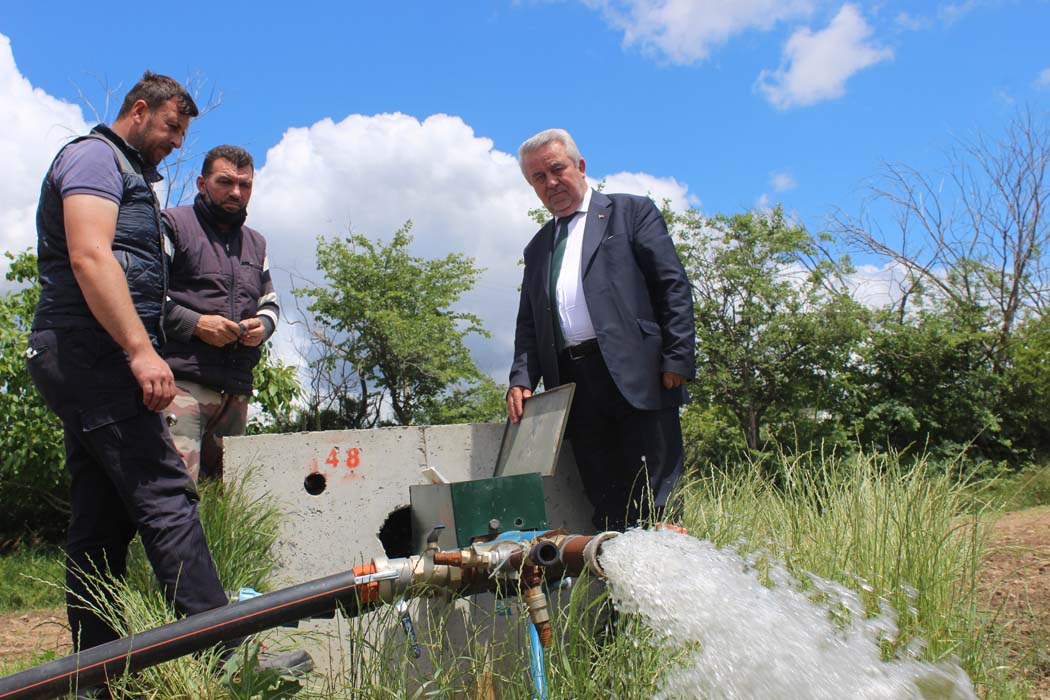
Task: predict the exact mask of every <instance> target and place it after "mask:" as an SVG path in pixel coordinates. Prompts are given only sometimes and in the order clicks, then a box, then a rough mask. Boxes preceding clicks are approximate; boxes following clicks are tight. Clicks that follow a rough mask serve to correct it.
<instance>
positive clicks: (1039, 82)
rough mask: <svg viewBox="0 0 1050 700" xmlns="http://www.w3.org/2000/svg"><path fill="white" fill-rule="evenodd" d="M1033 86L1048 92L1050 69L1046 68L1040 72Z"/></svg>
mask: <svg viewBox="0 0 1050 700" xmlns="http://www.w3.org/2000/svg"><path fill="white" fill-rule="evenodd" d="M1032 85H1033V86H1034V87H1035V88H1036V89H1037V90H1046V89H1047V88H1050V68H1044V69H1043V70H1041V71H1039V75H1037V76H1036V78H1035V81H1034V82H1033V83H1032Z"/></svg>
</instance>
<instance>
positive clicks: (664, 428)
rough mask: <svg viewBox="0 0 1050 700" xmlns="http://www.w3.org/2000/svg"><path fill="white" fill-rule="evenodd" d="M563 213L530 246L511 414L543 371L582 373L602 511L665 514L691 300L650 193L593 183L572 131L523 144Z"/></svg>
mask: <svg viewBox="0 0 1050 700" xmlns="http://www.w3.org/2000/svg"><path fill="white" fill-rule="evenodd" d="M518 159H519V162H520V164H521V171H522V173H523V174H524V175H525V179H526V180H528V182H529V184H530V185H532V188H533V189H534V190H535V191H536V195H537V196H538V197H539V198H540V201H541V202H543V204H544V206H545V207H546V208H547V209H548V210H549V211H550V212H551V213H552V214H553V215H554V217H555V218H554V220H553V221H550V222H548V223H547V224H546V225H545V226H544V227H543V228H541V229H540V230H539V232H538V233H537V234H536V235H535V236H534V237H533V238H532V240H531V241H530V242H529V244H528V246H526V248H525V274H524V277H523V279H522V284H521V301H520V303H519V307H518V318H517V326H516V329H515V337H514V362H513V364H512V366H511V370H510V391H509V392H508V393H507V414H508V416H509V417H510V419H511V421H513V422H517V421H518V420H520V419H521V413H522V402H523V401H524V399H526V398H528V397H529V396H531V395H532V391H533V390H534V389H535V388H536V385H537V384H538V383H539V380H540V378H541V377H542V378H543V383H544V386H546V387H548V388H553V387H555V386H559V385H561V384H567V383H569V382H575V383H576V392H575V396H574V399H573V405H572V409H571V411H570V414H569V424H568V428H567V436H568V438H569V440H570V442H571V443H572V448H573V454H574V456H575V457H576V464H577V466H578V467H579V471H580V477H581V479H582V481H583V485H584V489H585V490H586V492H587V496H588V498H590V500H591V503H592V504H593V505H594V509H595V512H594V517H593V521H594V525H595V527H597V528H599V529H604V528H610V529H622V528H623V527H624V526H628V525H633V524H636V523H637V522H638V520H639V518H640V517H646V516H651V515H652V516H658V515H659V513H660V511H661V510H662V508H663V506H664V505H665V503H666V502H667V497H668V495H669V493H670V491H671V489H672V487H673V486H674V484H675V482H676V481H677V479H678V477H679V476H680V475H681V473H682V459H683V457H682V428H681V423H680V421H679V417H678V408H679V406H681V405H682V404H683V403H684V402H686V401H687V400H688V396H687V394H686V391H685V383H686V382H687V381H688V380H689V379H692V378H693V377H694V376H695V374H696V361H695V347H696V342H695V337H694V322H693V300H692V294H691V290H690V286H689V281H688V279H686V275H685V270H684V268H683V267H682V263H681V261H680V260H679V259H678V254H677V253H676V252H675V248H674V244H673V242H672V241H671V237H670V236H669V235H668V233H667V226H666V225H665V223H664V220H663V217H662V216H661V215H660V211H659V209H657V207H656V206H655V205H654V204H653V202H652V200H650V199H648V198H646V197H637V196H633V195H625V194H612V195H605V194H602V193H600V192H597V191H594V190H591V189H590V188H589V187H588V186H587V179H586V177H585V172H586V163H585V162H584V160H583V158H581V157H580V152H579V149H577V147H576V144H575V142H574V141H573V139H572V137H571V136H570V135H569V134H568V132H566V131H564V130H562V129H548V130H546V131H542V132H540V133H539V134H536V135H535V136H533V137H532V138H530V139H528V140H527V141H525V142H524V143H523V144H522V145H521V148H520V149H519V150H518Z"/></svg>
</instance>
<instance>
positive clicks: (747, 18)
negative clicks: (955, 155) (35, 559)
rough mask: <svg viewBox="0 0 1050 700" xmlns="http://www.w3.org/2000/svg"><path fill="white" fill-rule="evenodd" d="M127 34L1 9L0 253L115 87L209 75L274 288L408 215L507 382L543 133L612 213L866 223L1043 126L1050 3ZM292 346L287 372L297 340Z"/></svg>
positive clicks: (206, 131) (383, 10)
mask: <svg viewBox="0 0 1050 700" xmlns="http://www.w3.org/2000/svg"><path fill="white" fill-rule="evenodd" d="M116 12H117V11H116V10H114V9H106V10H104V11H103V10H99V9H97V6H90V5H87V4H84V3H71V2H65V1H63V0H59V1H55V2H49V3H47V4H45V5H40V4H37V3H28V2H21V3H19V2H7V3H4V4H3V6H2V7H0V127H2V128H0V156H2V159H3V162H4V163H5V168H4V170H5V171H6V172H5V173H2V174H0V249H8V250H15V249H22V248H25V247H27V246H29V245H31V244H33V241H34V232H33V228H32V213H33V209H34V208H35V203H36V196H37V193H38V191H39V182H40V178H41V177H42V175H43V174H44V171H45V170H46V168H47V164H48V162H49V161H50V158H51V157H52V156H53V154H54V152H55V150H56V149H57V147H58V146H59V145H60V143H61V142H62V139H64V138H67V137H68V136H69V135H70V134H71V133H73V132H76V131H78V130H80V129H83V128H85V127H86V126H87V125H88V124H89V123H90V122H92V121H93V115H92V114H91V113H90V112H89V110H88V109H87V108H86V106H85V104H84V101H83V100H82V98H81V97H80V96H79V95H78V92H83V93H84V95H85V96H86V97H87V98H88V99H89V100H90V101H91V102H92V103H93V104H95V105H96V106H100V105H101V104H102V94H103V93H102V90H101V89H100V88H99V84H100V83H104V84H108V85H109V86H111V87H114V88H117V87H119V89H118V93H119V94H118V95H117V99H119V98H120V97H122V96H123V93H124V92H125V91H126V90H127V88H128V87H129V86H130V85H131V84H133V83H134V81H135V80H136V79H137V78H138V77H139V76H140V75H141V73H142V70H143V69H145V68H147V67H148V68H150V69H151V70H154V71H158V72H162V73H167V74H169V75H172V76H173V77H176V78H179V79H185V78H188V77H189V76H191V75H200V76H201V77H202V78H203V79H204V81H205V93H207V91H208V90H210V89H215V90H217V91H221V93H222V103H221V106H220V107H219V108H218V109H217V110H215V111H214V112H212V113H210V114H208V115H206V116H205V117H204V118H202V119H200V120H198V121H197V122H196V123H195V125H194V126H193V130H194V133H195V136H196V148H195V150H196V151H197V152H200V151H202V150H206V149H207V148H208V147H210V146H212V145H215V144H218V143H236V144H240V145H244V146H246V147H248V148H249V149H250V150H251V151H252V152H253V153H254V155H255V157H256V159H257V167H258V173H257V183H258V184H257V188H256V191H255V193H254V195H253V200H252V203H251V206H250V209H249V224H251V225H254V226H255V227H257V228H259V229H260V230H262V231H263V233H264V234H266V235H267V237H268V238H269V239H270V242H271V263H272V265H273V266H274V267H275V268H277V269H278V270H279V273H278V275H277V283H278V285H279V286H281V287H282V288H283V290H284V291H286V290H287V289H288V288H289V287H290V286H291V285H292V284H293V281H292V277H293V276H304V277H315V275H316V273H315V268H314V265H313V256H312V250H313V246H314V239H315V237H316V236H317V235H320V234H325V235H333V234H339V233H342V232H345V231H346V229H347V227H348V226H349V227H352V229H353V230H354V231H355V232H358V233H363V234H366V235H369V236H371V237H378V236H388V235H389V234H390V233H391V232H392V231H393V230H394V229H395V228H397V227H398V226H399V225H400V224H401V223H403V222H404V221H405V220H406V219H409V218H411V219H412V220H413V222H414V228H413V233H414V234H415V236H416V250H417V251H418V252H419V253H420V254H423V255H439V254H444V253H446V252H449V251H459V252H466V253H469V254H472V255H475V256H476V257H477V258H478V261H479V263H480V264H481V265H483V266H485V267H486V268H487V269H488V273H487V274H486V276H485V277H484V278H483V279H482V281H481V283H480V284H479V287H478V289H477V291H476V292H475V293H474V294H472V295H471V296H470V297H469V298H468V299H466V300H465V302H464V304H465V306H467V307H468V308H470V309H471V310H473V311H476V312H477V313H480V314H481V315H482V316H483V318H484V320H485V323H486V325H487V327H488V328H489V330H491V331H492V332H493V334H494V337H493V339H492V340H489V341H484V342H477V343H475V344H474V349H475V355H476V357H477V359H478V361H479V364H481V365H482V366H483V367H484V369H486V370H487V371H489V372H492V373H493V375H494V376H496V377H497V378H500V379H503V378H504V377H505V372H506V368H507V366H508V365H509V360H510V342H511V334H512V325H513V314H514V310H515V306H516V301H517V292H516V289H517V285H518V282H519V281H520V269H519V268H517V266H516V261H517V259H518V258H519V257H520V252H521V249H522V248H523V247H524V245H525V243H527V241H528V239H529V237H530V235H531V233H532V232H533V230H534V228H535V226H534V225H533V224H532V222H531V221H530V220H529V219H528V218H527V216H526V212H527V210H528V209H529V208H530V207H533V206H536V200H535V197H534V195H533V194H532V192H531V190H530V189H529V188H528V187H527V185H526V184H525V182H524V181H523V180H522V178H521V176H520V174H519V173H518V172H517V169H516V165H515V163H514V161H513V155H514V154H515V153H516V149H517V146H518V144H519V143H520V142H521V141H522V140H523V139H524V138H526V137H528V136H530V135H531V134H533V133H534V132H536V131H538V130H540V129H543V128H547V127H550V126H562V127H565V128H567V129H569V130H570V131H571V132H572V133H573V134H574V135H575V137H576V139H577V141H578V143H579V145H580V148H581V151H582V152H583V155H584V157H585V159H586V160H587V165H588V174H589V175H591V176H593V177H595V178H597V179H601V178H605V179H607V185H606V190H607V191H633V192H638V193H641V194H644V193H647V192H648V193H651V194H653V195H655V196H656V197H658V198H660V197H670V198H671V199H672V201H673V202H674V203H675V205H676V206H677V207H679V208H682V207H686V206H696V207H699V208H700V209H702V210H703V211H704V212H705V213H709V214H714V213H718V212H724V213H733V212H737V211H741V210H744V209H748V208H752V207H755V206H760V205H763V204H767V203H773V202H782V203H783V204H784V205H785V207H786V208H787V209H788V210H789V211H791V212H794V214H795V216H797V217H798V219H799V220H800V221H802V222H803V223H805V224H806V225H807V227H809V228H810V229H811V230H814V231H816V230H819V229H821V227H822V226H824V225H825V223H826V222H827V219H828V216H829V214H830V213H831V212H832V211H833V210H835V209H836V208H838V209H842V210H843V211H846V212H855V211H856V210H857V209H858V208H859V206H860V201H861V197H862V195H863V192H862V186H863V182H864V180H865V178H869V177H872V176H874V175H876V174H877V173H878V169H879V166H880V163H882V162H884V161H890V162H904V163H908V164H911V165H914V166H917V167H919V168H920V169H931V170H932V169H933V168H934V167H936V166H937V165H938V164H940V163H942V162H943V158H942V154H943V152H944V151H945V149H947V148H948V147H950V146H951V145H952V143H953V142H954V139H956V138H958V137H967V136H970V135H972V134H973V133H974V131H975V129H977V128H981V129H984V130H986V131H988V132H991V133H995V132H996V130H997V129H999V128H1000V127H1001V126H1002V125H1003V124H1004V123H1005V122H1006V121H1007V120H1008V119H1009V118H1010V117H1011V116H1012V115H1013V114H1014V113H1015V111H1016V110H1017V109H1018V108H1019V107H1023V106H1025V105H1027V106H1029V107H1031V108H1032V109H1033V110H1035V111H1038V112H1045V111H1046V110H1047V108H1048V107H1050V49H1047V46H1050V42H1048V41H1047V37H1046V33H1047V30H1048V29H1050V2H1045V1H1036V0H1031V1H1029V2H1009V1H1006V0H1001V1H995V0H957V1H954V2H935V1H930V2H894V1H890V0H885V1H877V2H852V3H843V2H825V1H823V0H781V1H779V2H777V1H775V0H736V1H735V2H733V1H732V0H723V1H721V2H719V1H716V0H692V1H691V2H690V1H688V0H615V1H614V0H582V1H577V0H563V1H555V0H550V1H538V0H537V1H528V0H519V1H518V2H511V1H504V0H492V1H490V2H470V1H462V2H387V3H375V2H370V3H358V2H343V3H311V2H303V3H279V4H278V3H269V2H254V3H229V2H228V3H201V2H195V1H191V2H184V3H180V4H176V5H172V6H170V8H168V9H163V10H162V9H160V8H159V7H158V6H152V5H141V6H140V7H139V8H138V9H136V10H134V11H133V12H129V13H126V14H125V15H124V16H122V17H120V19H119V20H117V21H110V17H112V16H114V15H115V14H116ZM116 25H119V27H120V28H121V31H118V30H117V29H116V28H115V26H116ZM113 112H115V108H114V109H113V110H112V111H111V112H110V116H112V113H113ZM192 165H193V167H194V168H196V167H198V164H197V163H193V164H192ZM862 262H866V261H862ZM867 262H872V263H876V264H877V263H878V261H867ZM285 296H287V295H285ZM290 302H291V299H290V297H287V302H286V305H287V306H290V305H291V304H290ZM282 333H283V335H284V336H285V338H284V341H283V343H284V347H285V349H286V350H287V349H288V348H289V347H290V345H289V344H290V343H291V341H292V339H293V338H294V337H295V331H294V329H291V328H289V327H287V326H283V327H282Z"/></svg>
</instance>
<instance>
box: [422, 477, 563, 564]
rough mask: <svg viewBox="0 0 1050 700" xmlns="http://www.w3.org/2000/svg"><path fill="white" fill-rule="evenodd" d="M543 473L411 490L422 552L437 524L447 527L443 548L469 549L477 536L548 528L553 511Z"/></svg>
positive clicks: (441, 542) (431, 485) (443, 532)
mask: <svg viewBox="0 0 1050 700" xmlns="http://www.w3.org/2000/svg"><path fill="white" fill-rule="evenodd" d="M541 479H542V477H541V476H540V475H539V474H515V475H513V476H497V477H493V478H491V479H476V480H473V481H460V482H457V483H453V484H426V485H417V486H411V487H409V494H410V497H411V501H412V533H413V545H414V546H415V549H416V551H417V552H418V551H422V550H423V547H424V546H425V545H426V537H427V534H428V533H429V532H430V531H431V529H432V528H433V527H434V526H435V525H444V526H445V529H444V531H442V532H441V534H440V536H439V539H438V546H439V547H441V548H444V549H454V548H457V547H466V546H468V545H469V544H470V543H471V541H472V540H474V539H475V538H477V537H486V536H488V535H495V534H497V533H500V532H505V531H507V530H546V529H547V508H546V505H545V503H544V498H543V482H542V480H541Z"/></svg>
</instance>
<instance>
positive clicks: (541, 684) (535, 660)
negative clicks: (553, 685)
mask: <svg viewBox="0 0 1050 700" xmlns="http://www.w3.org/2000/svg"><path fill="white" fill-rule="evenodd" d="M529 638H530V639H531V641H532V644H531V645H530V646H529V652H530V653H529V659H530V661H531V662H532V697H533V698H534V699H535V700H547V674H546V671H545V670H544V668H543V645H542V644H540V634H539V632H537V631H536V625H534V624H531V623H530V624H529Z"/></svg>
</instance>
